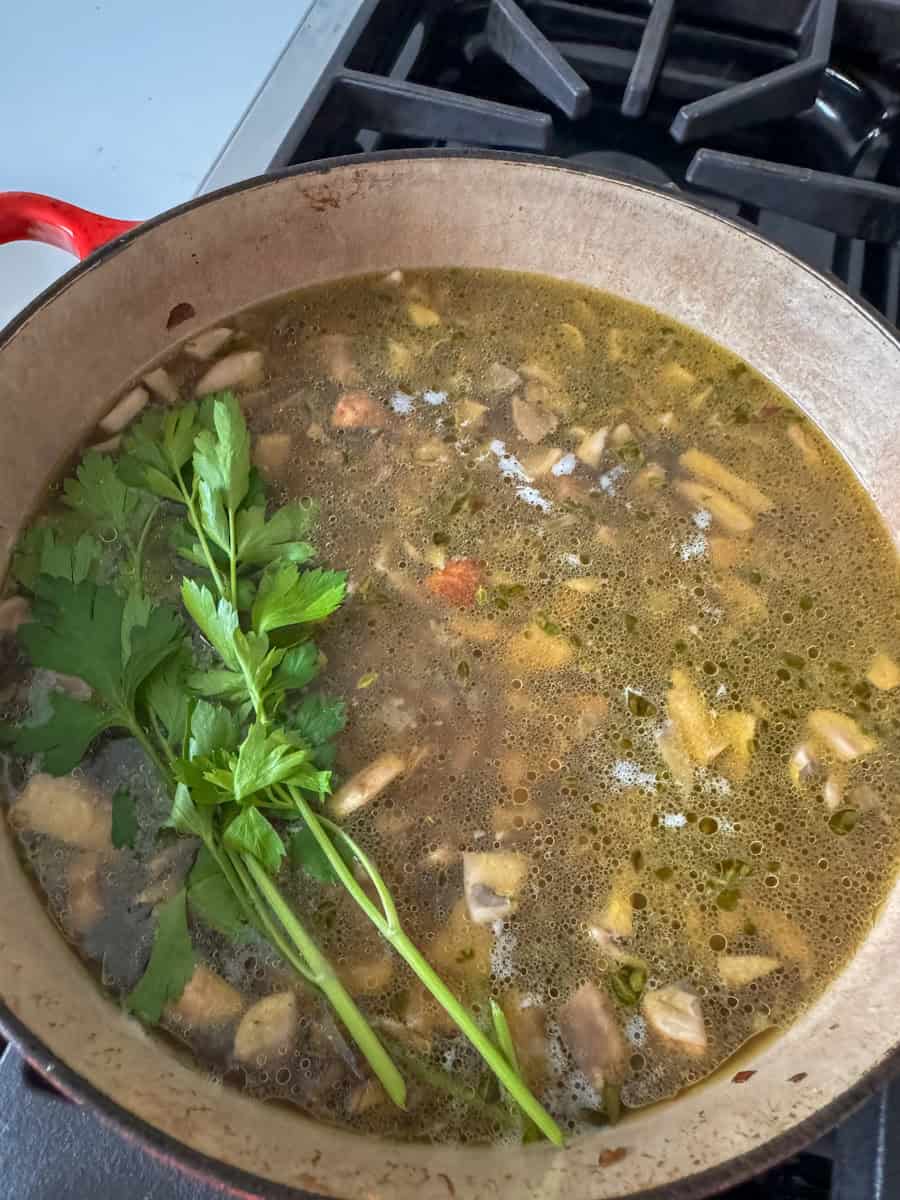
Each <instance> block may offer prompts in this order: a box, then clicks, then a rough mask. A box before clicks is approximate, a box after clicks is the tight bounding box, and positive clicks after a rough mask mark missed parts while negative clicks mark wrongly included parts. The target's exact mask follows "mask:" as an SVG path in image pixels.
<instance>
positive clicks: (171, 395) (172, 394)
mask: <svg viewBox="0 0 900 1200" xmlns="http://www.w3.org/2000/svg"><path fill="white" fill-rule="evenodd" d="M142 382H143V383H146V385H147V387H148V388H149V389H150V391H151V392H152V393H153V395H154V396H157V397H158V398H159V399H160V400H164V401H165V402H166V404H177V403H178V400H179V396H178V388H177V387H176V386H175V381H174V379H173V378H172V376H171V375H170V374H169V372H168V371H167V370H166V368H165V367H157V368H156V370H155V371H150V372H148V374H146V375H145V376H144V378H143V381H142Z"/></svg>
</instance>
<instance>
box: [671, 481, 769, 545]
mask: <svg viewBox="0 0 900 1200" xmlns="http://www.w3.org/2000/svg"><path fill="white" fill-rule="evenodd" d="M675 490H676V491H677V492H678V493H679V494H680V495H682V496H684V498H685V499H686V500H689V501H690V502H691V504H694V505H696V507H697V508H705V509H707V510H708V511H709V512H710V514H711V515H712V516H713V518H714V519H715V520H716V521H718V523H719V524H720V525H721V526H722V528H723V529H724V530H725V532H726V533H749V531H750V530H751V529H752V528H753V525H754V520H753V517H751V516H750V514H749V513H748V512H746V511H745V510H744V509H743V508H741V506H740V505H739V504H735V502H734V501H733V500H732V499H731V498H730V497H729V496H726V495H725V493H724V492H720V491H718V490H717V489H716V488H714V487H710V486H709V484H708V483H699V482H697V481H695V480H693V479H678V480H676V482H675Z"/></svg>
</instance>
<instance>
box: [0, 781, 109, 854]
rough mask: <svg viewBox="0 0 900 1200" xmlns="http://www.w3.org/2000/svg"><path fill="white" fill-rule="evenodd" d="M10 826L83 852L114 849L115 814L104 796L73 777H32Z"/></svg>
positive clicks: (14, 809)
mask: <svg viewBox="0 0 900 1200" xmlns="http://www.w3.org/2000/svg"><path fill="white" fill-rule="evenodd" d="M9 819H10V823H11V824H12V825H13V826H14V828H16V829H27V830H30V831H31V832H32V833H42V834H44V835H45V836H46V837H52V838H56V839H57V840H58V841H61V842H66V843H67V844H68V845H70V846H78V847H79V848H80V849H82V850H98V851H105V850H111V849H112V843H111V841H110V837H111V829H112V811H111V808H110V806H109V804H108V802H107V800H106V798H105V797H104V796H102V795H101V794H100V793H99V792H97V791H96V790H95V789H94V788H92V787H91V786H90V785H89V784H87V783H85V782H84V781H83V780H81V779H76V778H75V777H74V776H72V775H61V776H58V777H57V776H54V775H45V774H43V773H40V774H37V775H32V777H31V778H30V779H29V780H28V783H27V784H26V786H25V790H24V791H23V792H22V794H21V795H20V796H19V797H18V799H17V800H16V802H15V804H13V806H12V808H11V809H10V813H9Z"/></svg>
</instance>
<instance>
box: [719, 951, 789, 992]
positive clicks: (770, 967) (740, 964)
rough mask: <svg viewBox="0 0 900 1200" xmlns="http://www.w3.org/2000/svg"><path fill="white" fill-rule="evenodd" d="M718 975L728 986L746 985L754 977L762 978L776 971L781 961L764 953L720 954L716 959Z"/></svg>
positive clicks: (751, 981) (752, 980) (754, 978)
mask: <svg viewBox="0 0 900 1200" xmlns="http://www.w3.org/2000/svg"><path fill="white" fill-rule="evenodd" d="M717 965H718V968H719V975H720V976H721V978H722V982H723V983H724V984H726V986H728V987H746V986H747V985H748V984H750V983H753V982H754V980H756V979H764V978H765V977H766V975H771V974H772V972H773V971H777V970H778V968H779V967H780V966H781V963H780V962H779V961H778V959H777V958H769V957H767V956H766V955H764V954H720V955H719V957H718V960H717Z"/></svg>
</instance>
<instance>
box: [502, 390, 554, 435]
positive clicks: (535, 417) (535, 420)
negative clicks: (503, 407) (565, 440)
mask: <svg viewBox="0 0 900 1200" xmlns="http://www.w3.org/2000/svg"><path fill="white" fill-rule="evenodd" d="M512 414H513V423H514V424H515V427H516V429H518V431H519V433H520V434H521V435H522V437H523V438H524V439H525V440H526V442H531V443H532V444H533V445H534V444H536V443H537V442H539V441H540V440H541V439H542V438H545V437H546V436H547V434H548V433H553V431H554V429H556V427H557V425H558V424H559V417H558V416H557V415H556V413H553V412H551V411H550V410H549V409H548V408H545V407H544V405H543V404H541V403H538V402H533V401H531V400H524V399H523V398H522V397H521V396H513V401H512Z"/></svg>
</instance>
